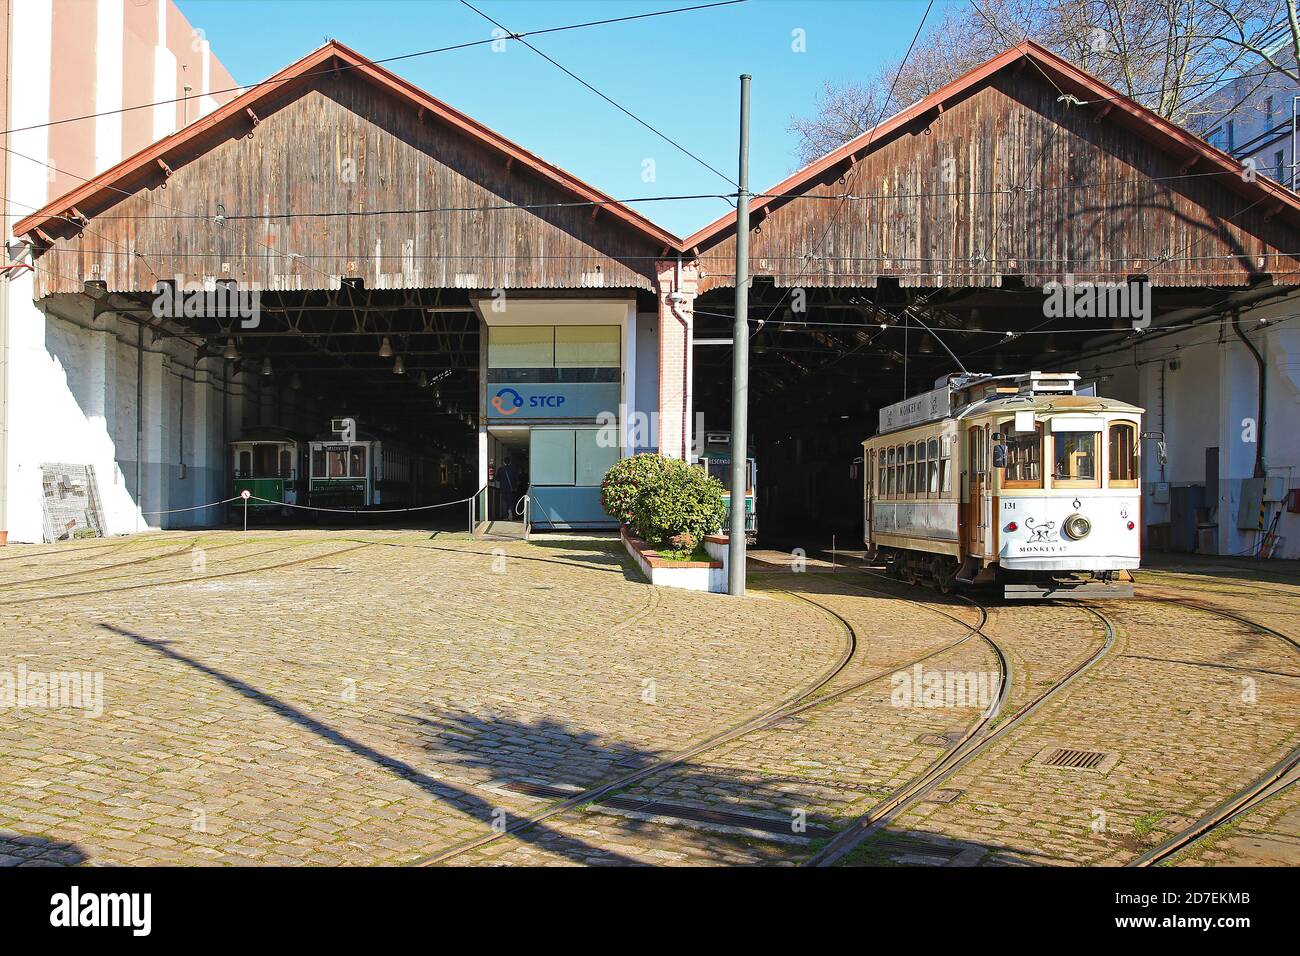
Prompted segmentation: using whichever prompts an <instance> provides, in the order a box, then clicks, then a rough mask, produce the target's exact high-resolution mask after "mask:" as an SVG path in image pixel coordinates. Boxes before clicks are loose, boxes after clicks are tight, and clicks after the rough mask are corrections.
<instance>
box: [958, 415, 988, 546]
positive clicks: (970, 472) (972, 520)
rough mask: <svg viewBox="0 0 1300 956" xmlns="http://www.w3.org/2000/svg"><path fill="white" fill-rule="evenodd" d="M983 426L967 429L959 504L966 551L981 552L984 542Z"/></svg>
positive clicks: (986, 473) (985, 472)
mask: <svg viewBox="0 0 1300 956" xmlns="http://www.w3.org/2000/svg"><path fill="white" fill-rule="evenodd" d="M984 436H985V432H984V428H983V426H980V425H975V426H973V427H971V428H969V429H967V430H966V475H967V481H966V487H967V491H968V494H967V500H966V502H965V504H964V505H963V506H962V507H963V508H964V509H965V513H964V514H963V515H962V526H963V528H965V534H966V542H965V543H966V553H967V554H974V555H981V556H982V555H983V554H984V548H985V543H986V540H987V538H986V535H987V531H988V529H987V527H986V522H985V520H984V495H985V492H986V490H987V488H986V486H987V483H988V472H987V464H988V461H987V454H986V450H985V449H986V443H985V440H984Z"/></svg>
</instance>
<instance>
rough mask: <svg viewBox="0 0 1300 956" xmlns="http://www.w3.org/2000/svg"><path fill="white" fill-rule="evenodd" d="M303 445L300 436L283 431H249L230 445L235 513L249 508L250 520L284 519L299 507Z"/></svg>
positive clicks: (265, 428) (262, 428) (272, 428)
mask: <svg viewBox="0 0 1300 956" xmlns="http://www.w3.org/2000/svg"><path fill="white" fill-rule="evenodd" d="M303 449H304V443H303V440H302V438H301V436H298V435H296V434H294V433H293V432H290V431H288V430H287V429H283V428H275V427H272V426H259V427H254V428H248V429H245V430H244V433H243V434H242V435H241V436H240V437H239V438H238V439H236V440H235V441H233V442H231V443H230V467H231V472H232V476H231V497H232V498H237V499H238V498H241V497H242V495H243V493H244V492H245V491H247V492H248V494H249V498H248V500H247V502H246V503H245V502H244V501H242V500H240V501H236V502H234V503H233V504H232V505H231V513H232V516H233V514H234V512H235V511H237V510H241V509H243V508H244V507H245V504H246V505H247V509H248V514H249V515H250V516H261V517H268V516H270V515H284V514H287V513H288V512H289V511H291V510H292V506H293V505H296V504H299V503H300V497H301V496H302V494H303V491H304V487H303V484H302V481H301V475H302V464H303Z"/></svg>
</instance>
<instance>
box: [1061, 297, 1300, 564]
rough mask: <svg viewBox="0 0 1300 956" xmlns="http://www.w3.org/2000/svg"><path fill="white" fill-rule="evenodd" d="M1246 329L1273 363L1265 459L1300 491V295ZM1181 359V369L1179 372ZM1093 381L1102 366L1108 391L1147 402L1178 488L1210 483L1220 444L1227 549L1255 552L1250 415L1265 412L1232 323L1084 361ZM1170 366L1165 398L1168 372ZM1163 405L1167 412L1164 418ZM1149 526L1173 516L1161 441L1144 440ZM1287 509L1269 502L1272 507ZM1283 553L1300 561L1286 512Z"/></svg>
mask: <svg viewBox="0 0 1300 956" xmlns="http://www.w3.org/2000/svg"><path fill="white" fill-rule="evenodd" d="M1241 325H1242V330H1243V331H1244V332H1246V334H1247V335H1248V336H1249V337H1250V339H1251V341H1252V342H1254V343H1255V345H1256V347H1257V348H1258V349H1259V350H1260V352H1261V353H1262V355H1263V357H1264V360H1265V364H1266V366H1267V373H1266V374H1267V387H1268V394H1267V403H1266V414H1265V420H1266V433H1265V464H1266V466H1267V469H1268V473H1269V474H1270V475H1275V476H1280V477H1282V478H1284V479H1285V483H1286V486H1287V487H1288V488H1297V487H1300V428H1297V424H1296V423H1297V421H1300V292H1297V293H1296V294H1294V295H1292V296H1290V297H1287V298H1286V299H1283V300H1281V301H1277V302H1273V303H1271V304H1266V305H1262V306H1257V307H1255V308H1254V309H1251V310H1249V311H1244V312H1242V314H1241ZM1173 362H1176V363H1177V365H1178V368H1176V369H1174V368H1171V363H1173ZM1078 367H1079V371H1080V372H1081V373H1083V375H1084V377H1085V378H1087V377H1089V376H1090V375H1092V374H1094V373H1095V370H1096V369H1097V368H1098V367H1099V368H1100V374H1102V375H1106V376H1109V378H1108V380H1107V381H1106V382H1105V383H1104V384H1103V385H1102V386H1101V392H1102V393H1103V394H1105V395H1108V396H1110V397H1114V398H1120V399H1125V400H1127V401H1131V402H1135V403H1137V404H1139V405H1142V406H1143V407H1145V408H1146V410H1147V414H1146V418H1145V423H1144V425H1143V427H1144V429H1145V430H1148V431H1162V430H1163V431H1164V433H1165V436H1166V440H1167V442H1168V451H1169V461H1168V464H1167V465H1166V466H1165V468H1164V471H1163V480H1164V481H1167V482H1169V483H1170V484H1171V485H1180V484H1182V485H1188V484H1203V483H1205V482H1206V475H1205V450H1206V449H1207V448H1211V447H1217V448H1218V449H1219V471H1218V477H1219V496H1218V500H1217V501H1216V502H1215V505H1216V506H1217V520H1218V550H1219V553H1220V554H1224V555H1229V554H1234V555H1235V554H1250V553H1252V552H1253V551H1254V549H1255V547H1256V546H1257V544H1258V537H1259V536H1258V534H1257V533H1256V532H1255V531H1253V530H1249V529H1245V530H1243V529H1238V528H1237V511H1238V507H1239V504H1240V500H1241V492H1242V482H1243V481H1244V480H1245V479H1248V478H1250V477H1251V476H1252V475H1253V474H1254V468H1255V450H1256V447H1257V446H1256V444H1255V443H1254V442H1252V441H1250V440H1248V439H1249V438H1250V437H1251V433H1252V430H1253V429H1252V426H1251V424H1250V422H1251V421H1253V420H1255V419H1257V417H1258V412H1257V406H1258V382H1259V379H1258V369H1257V365H1256V363H1255V360H1254V358H1253V357H1252V356H1251V354H1250V352H1249V350H1248V349H1247V348H1246V347H1245V346H1244V345H1243V344H1242V343H1241V341H1240V340H1239V339H1237V337H1236V335H1235V334H1234V333H1233V332H1232V329H1231V327H1230V326H1228V325H1227V324H1221V323H1217V322H1215V323H1209V324H1206V325H1201V326H1198V327H1196V328H1194V329H1189V330H1187V331H1185V332H1180V333H1178V334H1176V335H1168V336H1164V337H1162V338H1158V339H1153V340H1148V341H1146V342H1143V343H1141V344H1137V345H1134V346H1131V347H1129V348H1126V349H1124V350H1122V351H1120V352H1113V353H1109V354H1106V355H1100V356H1097V357H1096V358H1095V359H1087V358H1085V359H1084V360H1082V361H1080V362H1079V363H1078ZM1162 367H1163V370H1164V376H1163V378H1164V382H1163V401H1162V386H1161V370H1162ZM1162 407H1163V415H1162V411H1161V410H1162ZM1142 470H1143V481H1144V487H1145V488H1146V492H1145V494H1144V499H1143V505H1142V511H1143V522H1144V524H1146V525H1150V524H1153V523H1157V522H1163V521H1168V520H1169V508H1168V506H1167V505H1157V504H1155V503H1154V502H1153V501H1152V492H1153V488H1154V485H1155V483H1156V482H1158V481H1160V480H1162V473H1161V469H1160V467H1159V464H1158V462H1157V460H1156V455H1155V447H1154V444H1153V443H1151V442H1144V443H1143V464H1142ZM1277 510H1278V506H1277V505H1276V504H1273V505H1271V506H1270V520H1271V514H1272V512H1275V511H1277ZM1278 533H1279V534H1280V535H1282V537H1283V538H1284V543H1283V548H1282V551H1281V554H1280V556H1281V557H1286V558H1300V515H1294V514H1288V513H1285V512H1284V513H1283V514H1282V516H1281V519H1280V521H1279V524H1278Z"/></svg>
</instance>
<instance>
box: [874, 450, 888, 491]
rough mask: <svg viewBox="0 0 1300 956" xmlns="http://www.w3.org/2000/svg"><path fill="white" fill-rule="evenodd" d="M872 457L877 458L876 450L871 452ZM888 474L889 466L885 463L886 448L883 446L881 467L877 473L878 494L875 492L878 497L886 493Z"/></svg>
mask: <svg viewBox="0 0 1300 956" xmlns="http://www.w3.org/2000/svg"><path fill="white" fill-rule="evenodd" d="M871 457H872V458H875V457H876V453H875V452H874V451H873V452H872V453H871ZM886 474H888V468H887V467H886V465H885V450H884V449H883V448H882V449H881V450H880V469H879V471H878V472H877V473H876V489H875V491H876V494H875V496H876V497H877V498H879V497H880V496H881V495H883V494H885V493H886V490H885V475H886Z"/></svg>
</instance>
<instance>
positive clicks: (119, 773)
mask: <svg viewBox="0 0 1300 956" xmlns="http://www.w3.org/2000/svg"><path fill="white" fill-rule="evenodd" d="M196 545H197V547H195V546H196ZM126 562H131V563H130V564H127V563H126ZM814 610H815V609H812V608H810V607H809V606H807V605H802V604H799V603H797V602H793V601H789V600H779V599H774V598H772V597H768V596H764V595H756V596H755V597H753V598H752V599H749V600H746V601H743V602H736V601H731V600H729V599H726V598H722V597H719V596H714V595H707V594H695V593H691V592H685V591H668V590H662V589H655V588H651V587H649V586H648V585H646V584H645V583H644V582H642V581H641V580H640V579H638V578H637V576H636V573H635V571H633V570H632V569H631V568H630V566H629V565H627V564H626V563H625V562H624V561H623V560H621V559H620V557H619V555H618V553H617V552H616V551H615V550H614V549H613V543H606V542H600V543H592V542H589V541H575V540H567V541H566V540H548V541H547V542H545V543H544V544H541V545H530V544H524V543H522V542H519V543H491V544H489V543H485V542H481V541H473V540H471V539H468V538H467V537H466V536H463V535H462V536H448V535H437V536H435V537H434V538H433V539H432V540H430V538H429V536H428V535H422V534H418V533H412V532H395V533H380V532H365V533H357V532H324V531H322V532H267V531H261V532H251V533H250V534H249V536H248V537H247V538H245V537H244V536H243V535H242V534H240V533H237V532H230V533H225V532H214V533H204V534H198V535H196V534H186V533H181V532H166V533H161V534H151V535H142V536H138V537H134V538H130V539H126V540H124V541H122V542H119V543H104V542H96V543H94V544H78V545H73V546H71V547H69V548H67V549H62V548H60V549H52V548H31V549H28V548H24V547H15V546H11V547H9V548H6V549H4V551H3V552H0V632H2V633H3V634H4V635H5V638H4V642H3V650H2V653H0V673H3V674H8V675H11V677H13V678H16V677H17V676H18V675H19V673H20V671H23V672H25V673H26V675H27V679H28V682H29V684H31V686H35V682H36V681H38V680H39V677H38V675H41V674H48V673H51V672H77V673H82V672H86V673H89V674H91V675H92V677H93V676H94V675H99V676H100V678H101V679H102V713H101V714H99V715H98V716H92V715H91V713H88V710H91V709H93V708H91V703H92V697H93V694H90V693H88V694H87V695H86V698H85V699H83V700H80V701H77V703H80V704H82V707H81V708H79V709H78V708H74V707H61V708H51V707H48V706H41V705H40V704H39V703H35V702H34V701H33V700H32V699H29V700H28V704H29V706H26V707H22V708H6V709H3V710H0V749H2V750H3V752H4V753H5V755H6V759H5V760H4V762H3V763H0V862H5V863H20V864H31V865H35V864H42V863H72V862H81V861H85V862H90V863H139V864H148V863H255V862H265V863H298V862H305V863H317V864H335V863H401V862H409V861H412V860H415V859H418V858H419V857H421V856H424V855H426V854H428V853H430V852H432V851H434V850H436V849H440V848H442V847H444V846H447V845H449V844H453V843H455V842H457V841H459V840H463V839H465V838H468V837H472V836H476V835H478V834H481V833H483V832H486V831H488V830H489V828H490V827H491V825H492V823H493V820H494V814H498V815H499V814H500V813H503V812H504V813H515V812H520V811H522V810H523V809H526V808H528V807H530V806H531V803H530V801H528V800H527V799H526V798H522V797H518V796H514V797H511V796H504V795H502V794H501V793H500V792H499V791H497V790H495V789H494V788H492V785H493V784H494V782H495V781H498V780H501V779H506V778H511V779H513V778H517V777H523V776H528V777H541V778H545V779H550V780H557V779H558V780H561V781H563V782H565V783H572V784H575V785H582V784H586V783H591V782H593V781H596V780H598V779H604V778H606V777H608V776H610V775H612V774H613V773H614V771H613V769H612V767H613V764H614V763H616V762H617V761H619V760H625V759H629V758H637V759H651V758H653V757H654V756H655V755H658V754H661V753H665V752H668V751H671V750H675V749H678V748H680V747H683V746H685V745H686V744H688V743H690V742H692V741H694V740H696V739H698V738H701V737H704V736H706V735H708V734H710V733H712V732H715V731H716V729H717V728H718V727H719V726H722V725H727V724H731V723H739V722H741V721H742V720H744V719H745V718H747V717H749V716H752V715H753V714H756V713H759V712H761V711H762V710H764V709H766V708H767V707H768V706H770V705H771V704H773V703H775V702H777V701H780V700H783V699H785V698H787V697H789V696H791V695H792V694H794V693H795V692H796V691H797V690H798V689H799V688H801V687H802V686H804V685H806V684H808V683H810V682H811V681H812V680H814V679H815V678H816V677H817V676H818V675H820V674H822V673H824V672H825V671H826V670H827V669H828V667H829V666H830V665H831V663H832V662H833V661H834V660H835V659H836V658H837V657H838V656H839V655H840V654H841V653H842V649H843V645H844V640H845V639H844V633H843V629H842V628H841V627H839V626H838V625H837V623H836V622H834V621H833V620H830V619H828V618H826V617H825V616H824V615H820V614H817V613H813V612H814ZM701 622H703V625H704V629H703V633H701ZM91 686H92V685H88V687H87V689H88V690H89V689H90V687H91ZM64 702H65V703H72V701H64ZM546 832H547V831H546V830H545V828H541V829H539V830H538V831H537V832H536V833H534V834H531V835H530V836H529V839H539V838H541V837H544V836H545V835H546ZM581 849H582V844H581V842H580V840H579V841H576V842H574V843H573V844H572V845H571V846H569V847H568V848H567V849H566V852H568V853H570V854H571V855H572V856H575V857H577V856H578V854H579V853H580V851H581Z"/></svg>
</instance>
